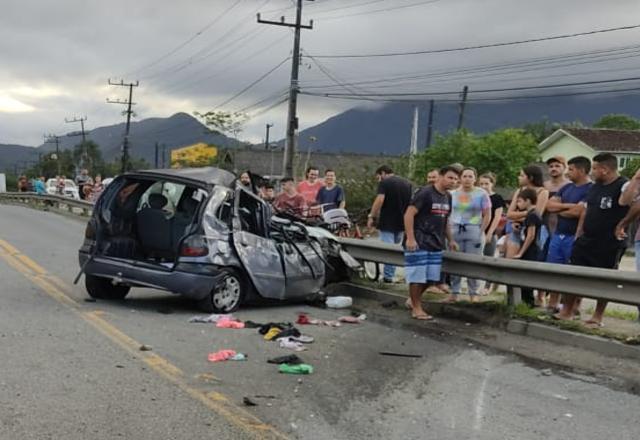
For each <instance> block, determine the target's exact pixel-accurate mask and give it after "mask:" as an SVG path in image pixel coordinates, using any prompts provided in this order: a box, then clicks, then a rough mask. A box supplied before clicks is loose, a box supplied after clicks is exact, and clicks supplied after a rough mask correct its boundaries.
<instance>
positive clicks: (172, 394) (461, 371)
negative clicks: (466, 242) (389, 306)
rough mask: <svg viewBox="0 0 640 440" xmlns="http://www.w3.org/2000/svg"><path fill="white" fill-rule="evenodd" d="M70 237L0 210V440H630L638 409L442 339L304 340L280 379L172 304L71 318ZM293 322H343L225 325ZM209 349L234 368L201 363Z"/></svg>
mask: <svg viewBox="0 0 640 440" xmlns="http://www.w3.org/2000/svg"><path fill="white" fill-rule="evenodd" d="M83 230H84V225H83V224H82V223H81V222H79V221H77V220H75V219H70V218H66V217H62V216H60V215H57V214H52V213H47V212H36V211H33V210H30V209H28V208H21V207H15V206H2V205H0V240H3V241H2V242H0V257H1V258H0V280H2V281H1V283H2V284H1V287H0V347H2V351H1V354H2V355H1V356H0V371H2V374H1V376H0V423H1V425H0V439H11V440H13V439H86V438H91V439H102V438H104V439H107V438H109V439H112V438H130V439H152V438H153V439H158V438H160V439H208V438H211V439H223V440H224V439H243V438H301V439H320V440H324V439H395V438H402V439H423V438H434V439H539V438H549V439H598V438H615V439H616V440H623V439H632V438H633V439H635V438H637V434H638V432H639V430H638V429H639V428H638V424H639V422H640V414H639V413H638V408H640V397H639V396H638V395H636V394H632V393H628V392H624V391H621V390H618V389H616V388H615V387H610V386H607V383H606V381H603V380H599V379H595V378H594V377H592V376H589V375H580V374H556V371H555V370H553V371H552V372H551V373H550V372H549V371H548V370H547V369H546V366H545V365H544V364H543V363H540V364H536V365H537V366H532V364H531V363H529V364H526V363H524V362H523V361H521V360H520V358H518V357H516V356H514V355H510V354H508V353H507V354H505V353H500V352H496V351H493V350H488V349H483V348H479V347H478V346H477V345H473V346H470V345H469V344H468V343H467V341H465V340H462V339H458V338H456V337H448V338H443V337H438V336H437V335H434V336H428V335H427V334H425V333H414V332H413V331H411V329H407V328H403V327H399V326H386V325H381V324H379V323H375V322H372V321H366V322H364V323H363V324H360V325H343V326H342V327H339V328H328V327H316V326H304V327H301V328H302V330H303V331H304V332H305V333H306V334H309V335H311V336H314V337H315V338H316V341H315V342H314V343H313V344H310V345H309V350H308V351H306V352H303V353H301V354H300V356H301V357H302V358H303V359H304V360H305V361H306V362H307V363H310V364H312V365H313V366H314V368H315V371H314V374H312V375H309V376H291V375H284V374H279V373H278V372H277V368H276V367H275V366H273V365H271V364H267V363H266V360H267V359H268V358H270V357H274V356H278V355H284V354H289V353H290V352H289V351H287V350H285V349H281V348H279V347H278V346H277V344H275V343H271V342H265V341H264V340H263V339H262V338H261V336H260V335H259V334H258V333H257V331H256V330H252V329H243V330H226V329H217V328H215V327H214V326H212V325H207V324H190V323H189V322H188V320H189V318H190V317H192V316H193V315H196V314H199V313H198V311H197V310H195V309H194V308H193V305H192V304H190V303H189V302H187V301H185V300H183V299H182V298H180V297H176V296H172V295H170V294H166V293H163V292H157V291H152V290H146V289H136V290H133V291H132V293H131V294H130V295H129V297H128V298H127V299H126V300H125V301H121V302H104V301H99V302H86V301H85V298H86V293H85V292H84V289H83V287H82V286H81V285H78V286H72V280H73V278H74V277H75V275H76V273H77V271H78V267H77V257H76V251H77V248H78V246H79V245H80V242H81V239H82V234H83ZM300 311H305V312H308V313H310V314H311V315H312V316H315V317H318V318H323V319H334V318H336V317H338V316H340V315H341V314H344V313H343V312H342V313H341V312H340V311H335V310H324V309H319V308H313V307H309V306H306V305H279V306H275V307H255V306H254V307H248V308H246V309H242V310H240V311H239V312H238V313H237V314H236V316H237V317H239V318H240V319H242V320H246V319H250V320H253V321H257V322H269V321H293V320H295V318H296V316H297V313H298V312H300ZM398 313H403V312H400V311H398ZM461 325H463V324H461ZM142 344H144V345H147V346H150V347H151V348H152V350H151V351H140V350H139V347H140V346H141V345H142ZM224 348H230V349H234V350H237V351H240V352H243V353H246V354H247V355H248V356H249V358H248V360H247V361H246V362H225V363H219V364H211V363H209V362H207V360H206V357H207V354H208V353H209V352H211V351H216V350H219V349H224ZM380 351H395V352H403V353H411V354H417V355H421V356H422V357H421V358H415V359H410V358H401V357H388V356H382V355H380V354H379V352H380ZM612 362H613V360H612ZM616 362H617V361H616ZM243 397H250V398H251V399H252V400H253V401H255V402H256V403H257V404H258V406H252V407H247V406H244V405H243V403H242V402H243Z"/></svg>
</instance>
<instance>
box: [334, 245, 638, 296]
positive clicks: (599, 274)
mask: <svg viewBox="0 0 640 440" xmlns="http://www.w3.org/2000/svg"><path fill="white" fill-rule="evenodd" d="M339 240H340V243H341V244H342V246H343V248H344V249H345V250H346V251H347V252H349V254H351V255H352V256H353V257H354V258H356V259H358V260H360V261H372V262H376V263H385V264H393V265H396V266H404V257H403V252H402V248H401V247H400V246H398V245H391V244H386V243H382V242H377V241H373V240H355V239H350V238H340V239H339ZM443 271H445V272H447V273H450V274H453V275H460V276H464V277H470V278H480V279H483V280H488V281H492V282H496V283H500V284H506V285H507V286H508V300H509V302H510V303H511V304H515V303H518V302H520V293H521V292H520V290H521V288H522V287H530V288H534V289H540V290H545V291H549V292H558V293H571V294H575V295H580V296H584V297H588V298H593V299H601V300H607V301H612V302H617V303H623V304H630V305H640V274H638V273H636V272H628V271H618V270H611V269H598V268H592V267H582V266H571V265H560V264H549V263H537V262H530V261H520V260H510V259H506V258H493V257H482V256H477V255H469V254H464V253H461V252H445V253H444V263H443Z"/></svg>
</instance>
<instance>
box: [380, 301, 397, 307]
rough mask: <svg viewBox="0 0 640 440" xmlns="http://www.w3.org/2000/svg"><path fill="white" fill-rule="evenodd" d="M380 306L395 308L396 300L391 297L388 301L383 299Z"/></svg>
mask: <svg viewBox="0 0 640 440" xmlns="http://www.w3.org/2000/svg"><path fill="white" fill-rule="evenodd" d="M380 306H381V307H382V308H383V309H395V308H396V307H398V301H396V300H395V299H392V300H390V301H383V302H381V303H380Z"/></svg>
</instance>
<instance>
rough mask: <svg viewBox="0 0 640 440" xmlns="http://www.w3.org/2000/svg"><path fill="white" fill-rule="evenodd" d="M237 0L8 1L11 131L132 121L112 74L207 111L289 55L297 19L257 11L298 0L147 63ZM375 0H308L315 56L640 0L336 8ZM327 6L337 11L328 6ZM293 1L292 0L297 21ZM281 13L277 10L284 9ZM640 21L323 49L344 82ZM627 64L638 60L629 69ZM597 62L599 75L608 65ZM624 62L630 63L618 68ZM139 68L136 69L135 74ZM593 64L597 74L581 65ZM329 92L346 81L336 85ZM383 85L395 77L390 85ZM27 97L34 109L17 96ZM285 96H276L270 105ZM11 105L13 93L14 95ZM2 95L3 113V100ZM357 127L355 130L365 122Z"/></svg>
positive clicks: (254, 134)
mask: <svg viewBox="0 0 640 440" xmlns="http://www.w3.org/2000/svg"><path fill="white" fill-rule="evenodd" d="M234 2H235V0H217V1H211V0H186V1H183V2H174V1H168V0H154V1H152V0H137V1H135V2H130V1H124V0H114V1H111V2H99V1H95V0H94V1H86V0H84V1H83V0H59V1H56V2H43V1H41V0H9V1H5V2H3V4H2V6H1V8H2V14H0V56H1V59H2V60H3V69H1V70H0V143H24V144H32V145H33V144H38V143H39V142H40V140H41V136H42V133H44V132H56V133H64V132H66V131H70V130H72V129H74V127H72V126H69V125H67V124H64V118H65V117H68V116H73V115H87V116H88V117H89V121H88V125H89V126H90V127H91V126H98V125H104V124H110V123H117V122H120V121H121V120H122V117H121V116H120V111H121V108H119V107H118V106H114V105H108V104H106V103H105V98H107V97H124V96H125V95H124V93H125V90H124V89H123V88H118V87H108V86H106V81H107V78H109V77H112V78H118V79H119V78H120V77H124V79H125V80H135V79H140V81H141V87H140V88H139V89H137V90H136V91H135V98H134V99H135V101H136V102H138V103H139V104H138V106H137V113H138V118H144V117H152V116H168V115H170V114H173V113H175V112H177V111H185V112H188V113H191V112H193V111H194V110H208V109H211V108H213V107H214V106H215V105H216V104H218V103H220V102H224V101H225V100H226V99H228V98H229V97H231V96H233V95H234V94H235V93H237V92H238V91H239V90H241V89H242V88H243V87H245V86H246V85H247V84H249V83H250V82H252V81H254V80H255V79H256V78H258V77H259V76H260V75H261V74H263V73H264V72H266V71H267V70H268V69H270V68H271V67H273V66H275V65H276V64H277V63H278V62H279V61H281V60H282V59H284V58H285V57H288V56H290V51H291V45H292V39H291V33H290V31H289V30H288V29H285V28H280V27H273V26H265V25H259V24H257V23H255V15H254V12H255V10H256V9H258V7H259V6H261V5H264V4H265V3H266V5H265V6H264V7H263V8H262V11H270V10H277V9H284V8H287V7H289V6H290V5H291V1H290V0H271V1H270V2H265V0H243V1H241V2H240V4H239V5H238V6H237V7H236V8H234V9H233V10H231V12H229V13H228V15H227V16H225V18H224V19H222V20H220V21H219V22H218V23H217V24H215V25H214V26H212V27H211V29H209V30H207V31H206V32H204V33H202V35H200V36H199V37H197V38H195V39H194V40H193V41H192V42H191V43H190V44H188V45H187V46H185V47H184V48H182V49H181V50H179V51H177V52H176V53H175V54H173V55H171V56H169V57H167V58H166V59H163V60H162V61H161V62H159V63H157V64H154V65H153V66H149V67H146V68H143V69H140V68H141V67H144V66H147V65H149V63H151V62H153V61H154V60H156V59H158V57H160V56H162V55H163V54H166V53H168V52H169V51H170V50H172V49H173V48H175V47H176V46H177V45H178V44H180V43H181V42H183V41H185V40H186V39H187V38H189V37H190V36H192V35H194V33H195V32H196V31H198V30H199V29H202V28H203V27H204V26H205V25H206V24H207V23H209V22H211V20H213V19H214V18H215V17H216V16H217V15H219V14H220V13H221V12H222V11H223V10H225V9H227V8H229V7H230V6H231V5H233V3H234ZM360 3H364V1H363V0H344V1H343V0H340V1H338V0H318V1H316V2H314V3H307V4H305V8H306V12H305V17H306V19H309V18H315V19H316V24H315V29H314V30H313V31H304V33H303V47H304V49H305V50H306V51H307V52H308V53H311V54H336V53H371V52H385V51H398V50H416V49H417V50H419V49H424V48H444V47H456V46H463V45H469V44H482V43H491V42H496V41H509V40H514V39H523V38H530V37H539V36H545V35H553V34H563V33H570V32H582V31H586V30H590V29H596V28H606V27H615V26H621V25H629V24H636V23H635V22H634V20H637V19H636V17H640V2H638V1H635V0H617V1H612V2H602V1H596V0H563V1H561V2H558V1H557V0H556V1H552V0H538V1H535V2H531V1H525V0H483V1H479V0H441V1H439V2H436V3H432V4H427V5H422V6H415V7H410V8H404V9H399V10H396V11H388V12H384V13H376V14H369V15H361V16H354V17H345V18H343V19H336V17H339V16H340V15H341V14H347V13H354V12H361V11H371V10H376V9H382V8H384V7H392V6H397V5H403V4H407V5H408V4H412V3H417V1H416V0H393V1H392V0H389V1H381V2H378V3H376V4H370V5H365V6H362V7H356V8H348V9H342V10H340V11H331V10H332V9H335V8H340V7H342V8H344V7H346V6H349V5H357V4H360ZM323 11H328V12H323ZM292 12H293V11H292V10H291V9H287V10H284V11H283V12H282V13H283V14H285V15H286V16H287V17H288V18H289V19H291V18H292V16H293V14H292ZM279 15H281V14H280V13H278V12H271V13H268V14H265V16H266V17H270V18H275V17H278V16H279ZM638 35H640V31H638V30H632V31H621V32H615V33H610V34H601V35H594V36H589V37H580V38H575V39H566V40H557V41H550V42H541V43H535V44H528V45H520V46H511V47H504V48H492V49H483V50H477V51H468V52H454V53H448V54H434V55H424V56H415V57H397V58H379V59H367V60H334V59H326V60H324V59H323V60H321V62H322V64H323V66H325V67H326V68H327V69H329V71H330V72H331V73H332V74H334V75H335V76H336V77H337V78H339V80H340V81H346V82H354V81H362V80H363V79H373V78H380V77H388V76H393V75H402V74H406V73H412V72H415V73H428V72H433V71H437V70H441V69H460V68H463V67H468V66H477V65H484V64H491V63H505V62H512V61H517V60H526V59H530V58H533V57H541V56H550V55H554V54H564V53H572V52H579V51H587V50H596V49H606V48H611V47H616V46H621V45H625V44H633V42H634V41H635V40H637V37H638ZM637 67H638V60H637V58H635V57H629V58H627V59H619V60H615V61H610V62H607V63H598V64H593V65H588V66H577V67H567V68H564V69H544V70H536V71H531V72H524V71H523V72H518V73H513V74H510V75H505V74H486V75H484V76H477V75H476V76H475V77H468V76H467V77H464V76H456V75H449V76H446V77H444V78H438V79H437V81H436V80H434V79H431V80H429V81H428V82H427V81H423V82H419V83H418V82H413V83H406V84H404V85H402V86H401V87H400V86H398V87H396V86H394V87H393V88H389V89H386V90H393V91H415V90H421V91H437V90H458V89H461V88H462V86H463V85H465V84H469V85H470V86H471V89H472V90H473V88H474V87H483V88H484V87H493V86H496V85H505V86H512V85H522V84H525V85H528V84H541V83H553V82H563V81H576V80H577V81H580V80H589V79H599V78H609V77H612V76H616V75H617V76H632V75H633V73H632V72H633V70H632V69H635V68H637ZM289 69H290V67H289V64H288V63H286V64H285V65H283V66H282V67H281V68H280V69H279V70H278V71H276V72H274V74H273V75H271V76H269V77H268V78H267V79H265V80H264V81H263V82H261V83H260V84H258V85H257V86H256V87H254V88H253V89H251V90H250V91H248V92H247V93H245V94H243V95H242V96H241V97H239V98H238V99H236V100H234V101H233V102H231V103H230V104H229V105H228V106H226V107H225V109H227V110H237V109H240V108H243V107H246V106H249V105H251V104H254V103H256V102H258V101H260V100H262V99H264V98H266V97H269V96H271V95H275V94H276V93H277V92H279V91H284V90H285V88H286V87H287V83H288V75H289ZM624 69H626V70H624ZM598 72H599V73H598ZM613 72H619V73H613ZM127 73H128V74H129V75H128V76H126V77H125V76H124V75H125V74H127ZM581 73H588V74H583V75H580V74H581ZM301 82H302V84H303V86H317V85H322V84H330V83H331V82H332V80H330V79H329V78H327V77H326V76H325V74H324V73H323V72H322V71H321V70H320V69H318V67H317V66H316V65H315V64H314V63H312V62H311V61H309V60H305V64H304V66H303V69H302V72H301ZM331 90H338V88H335V87H333V88H332V89H331ZM380 90H385V89H380ZM14 101H17V102H18V103H22V104H23V105H24V106H27V107H28V106H30V107H32V111H21V112H17V111H16V110H25V108H19V109H18V108H15V106H14V107H11V106H10V105H9V104H11V103H12V102H14ZM272 102H275V99H274V100H273V101H267V102H266V104H267V105H269V104H271V103H272ZM356 104H357V103H356V102H354V101H339V100H327V99H322V98H313V97H302V99H301V105H300V120H301V124H302V128H304V127H307V126H310V125H313V124H316V123H318V122H321V121H322V120H323V119H326V118H327V117H329V116H331V115H333V114H335V113H337V112H339V111H342V110H344V109H346V108H349V107H350V106H353V105H356ZM12 105H13V104H12ZM3 106H4V107H5V108H4V111H3ZM285 120H286V106H284V105H282V106H280V107H277V108H275V109H273V110H271V111H269V112H266V113H264V114H262V115H260V116H256V117H255V118H254V119H252V120H250V122H249V123H248V124H247V126H246V129H245V132H244V137H246V138H247V139H250V140H254V141H260V139H261V137H262V132H263V127H264V124H265V123H266V122H274V123H275V124H276V127H274V135H275V136H278V135H283V133H284V128H285ZM354 129H357V128H354Z"/></svg>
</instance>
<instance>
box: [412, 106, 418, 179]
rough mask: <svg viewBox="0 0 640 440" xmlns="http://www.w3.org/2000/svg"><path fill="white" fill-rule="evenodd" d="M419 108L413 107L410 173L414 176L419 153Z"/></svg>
mask: <svg viewBox="0 0 640 440" xmlns="http://www.w3.org/2000/svg"><path fill="white" fill-rule="evenodd" d="M419 116H420V114H419V110H418V106H417V105H416V106H415V107H414V108H413V125H412V127H411V147H410V148H409V175H410V176H412V177H413V173H414V172H415V169H416V155H417V154H418V118H419Z"/></svg>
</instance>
